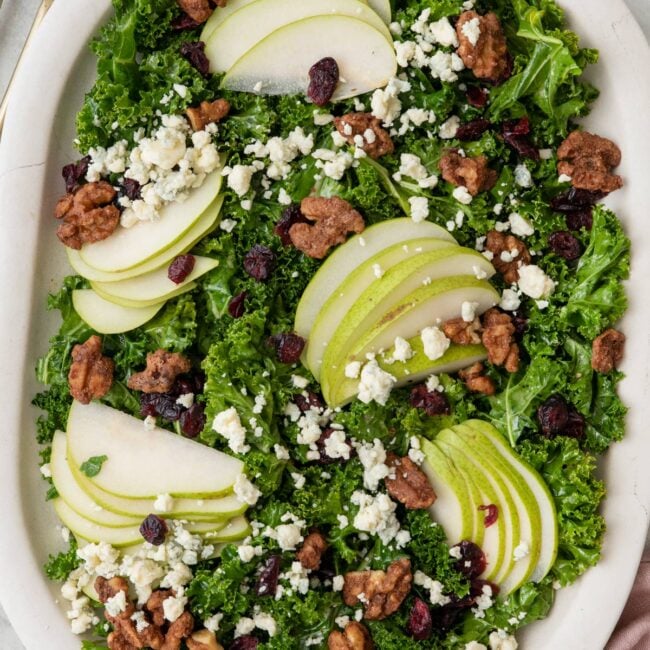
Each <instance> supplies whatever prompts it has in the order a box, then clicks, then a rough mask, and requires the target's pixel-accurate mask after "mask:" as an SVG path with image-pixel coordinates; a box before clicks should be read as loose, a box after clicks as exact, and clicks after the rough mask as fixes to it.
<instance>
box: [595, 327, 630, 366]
mask: <svg viewBox="0 0 650 650" xmlns="http://www.w3.org/2000/svg"><path fill="white" fill-rule="evenodd" d="M624 347H625V334H622V333H621V332H618V331H616V330H615V329H608V330H605V331H604V332H603V333H602V334H601V335H600V336H597V337H596V338H595V339H594V342H593V343H592V345H591V367H592V368H593V369H594V370H595V371H596V372H611V371H612V370H614V368H617V367H618V364H619V363H620V362H621V360H622V359H623V350H624Z"/></svg>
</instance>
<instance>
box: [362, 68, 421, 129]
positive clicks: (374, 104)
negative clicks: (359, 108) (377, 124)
mask: <svg viewBox="0 0 650 650" xmlns="http://www.w3.org/2000/svg"><path fill="white" fill-rule="evenodd" d="M409 90H411V84H410V83H409V82H408V81H402V80H401V79H398V78H397V77H392V78H391V79H390V80H389V81H388V84H387V85H386V87H385V88H377V90H375V92H374V93H373V94H372V99H371V100H370V108H371V112H372V114H373V115H374V116H375V117H376V118H378V119H380V120H381V121H382V122H383V124H384V125H385V126H392V124H393V122H394V121H395V120H396V119H397V117H398V115H399V114H400V112H401V110H402V102H401V101H400V99H399V95H400V94H401V93H405V92H408V91H409Z"/></svg>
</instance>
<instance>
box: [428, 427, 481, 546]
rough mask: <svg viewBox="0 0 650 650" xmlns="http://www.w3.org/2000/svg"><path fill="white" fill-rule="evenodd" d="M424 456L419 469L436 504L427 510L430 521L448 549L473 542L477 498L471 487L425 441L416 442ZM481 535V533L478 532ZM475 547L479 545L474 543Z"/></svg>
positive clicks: (434, 447) (451, 465) (471, 485)
mask: <svg viewBox="0 0 650 650" xmlns="http://www.w3.org/2000/svg"><path fill="white" fill-rule="evenodd" d="M420 448H421V450H422V452H423V453H424V455H425V460H424V462H423V463H422V465H421V469H422V470H423V471H424V473H425V474H426V475H427V478H428V479H429V483H430V484H431V487H432V488H433V491H434V492H435V493H436V501H435V503H434V504H433V505H432V506H431V507H430V508H429V512H430V514H431V517H432V519H433V520H434V521H435V522H436V523H438V524H440V525H441V526H442V527H443V529H444V531H445V535H446V537H447V541H448V542H449V544H450V545H451V546H453V545H454V544H458V542H460V541H462V540H464V539H472V540H474V539H475V537H474V527H475V523H474V520H475V516H474V511H475V507H476V506H475V499H476V501H477V502H478V501H480V495H479V492H478V490H477V489H476V487H475V486H474V484H473V483H471V482H470V483H469V484H468V483H467V482H466V481H465V478H464V476H463V475H462V474H461V473H460V472H459V471H458V469H457V468H456V467H455V466H454V464H453V463H452V462H451V461H450V460H449V459H448V458H447V456H445V454H444V453H442V451H441V450H440V449H439V448H438V447H437V446H436V445H434V444H433V443H432V442H430V441H429V440H427V439H426V438H420ZM481 532H482V531H481ZM476 543H477V544H479V546H480V543H479V542H476Z"/></svg>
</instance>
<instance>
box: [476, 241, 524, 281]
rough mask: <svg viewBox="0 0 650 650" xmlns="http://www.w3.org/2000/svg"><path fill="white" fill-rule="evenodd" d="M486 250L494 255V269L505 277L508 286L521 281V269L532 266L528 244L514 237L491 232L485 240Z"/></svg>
mask: <svg viewBox="0 0 650 650" xmlns="http://www.w3.org/2000/svg"><path fill="white" fill-rule="evenodd" d="M485 248H486V250H488V251H490V253H492V255H493V257H492V264H493V265H494V268H495V269H496V270H497V271H498V272H499V273H501V275H503V279H504V280H505V281H506V282H507V283H508V284H514V283H515V282H517V281H518V280H519V267H520V266H522V265H527V264H530V261H531V257H530V253H529V252H528V249H527V248H526V244H524V242H522V241H521V239H517V237H515V236H514V235H504V234H503V233H502V232H498V231H497V230H490V232H489V233H488V234H487V239H486V240H485Z"/></svg>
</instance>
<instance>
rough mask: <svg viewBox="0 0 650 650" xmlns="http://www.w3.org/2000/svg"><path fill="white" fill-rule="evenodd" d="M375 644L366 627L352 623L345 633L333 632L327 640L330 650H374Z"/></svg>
mask: <svg viewBox="0 0 650 650" xmlns="http://www.w3.org/2000/svg"><path fill="white" fill-rule="evenodd" d="M374 647H375V644H374V643H373V641H372V638H371V636H370V632H368V630H367V628H366V626H365V625H361V623H358V622H357V621H350V622H349V623H348V624H347V625H346V626H345V629H344V630H343V632H339V631H338V630H333V631H332V632H330V635H329V637H328V638H327V649H328V650H373V648H374Z"/></svg>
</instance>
